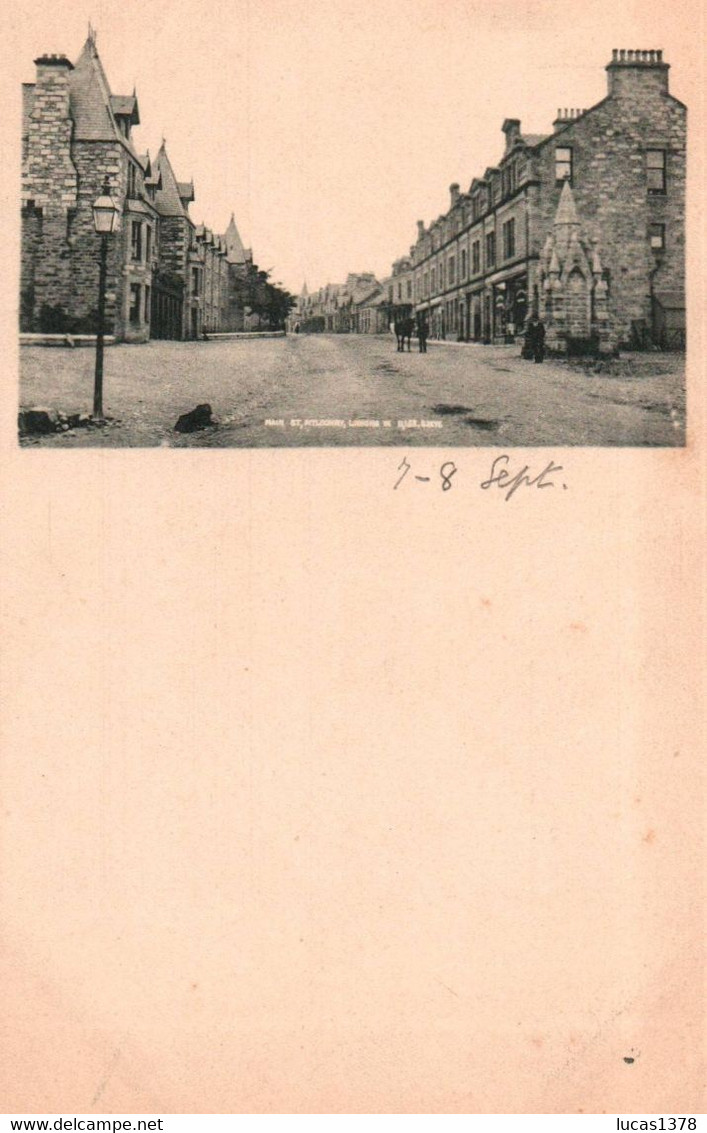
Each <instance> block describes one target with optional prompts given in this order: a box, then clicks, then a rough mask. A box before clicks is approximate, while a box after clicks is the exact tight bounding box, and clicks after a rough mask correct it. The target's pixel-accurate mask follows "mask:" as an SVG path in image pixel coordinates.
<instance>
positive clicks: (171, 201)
mask: <svg viewBox="0 0 707 1133" xmlns="http://www.w3.org/2000/svg"><path fill="white" fill-rule="evenodd" d="M155 169H156V170H157V172H158V173H159V176H160V178H161V184H160V187H159V188H158V190H157V192H156V194H155V208H156V209H157V211H158V212H159V213H160V214H161V216H184V217H188V216H189V214H188V212H187V210H186V207H185V205H184V203H183V201H182V198H181V195H180V192H179V182H178V181H177V178H176V177H175V176H174V170H173V169H172V163H171V162H170V160H169V158H168V156H167V149H166V146H165V143H164V142H162V145H161V146H160V152H159V153H158V154H157V158H156V159H155ZM192 199H193V198H192Z"/></svg>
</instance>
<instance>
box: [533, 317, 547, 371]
mask: <svg viewBox="0 0 707 1133" xmlns="http://www.w3.org/2000/svg"><path fill="white" fill-rule="evenodd" d="M544 359H545V324H544V323H543V321H542V319H538V320H537V321H536V323H535V337H534V344H533V360H534V361H535V362H542V361H544Z"/></svg>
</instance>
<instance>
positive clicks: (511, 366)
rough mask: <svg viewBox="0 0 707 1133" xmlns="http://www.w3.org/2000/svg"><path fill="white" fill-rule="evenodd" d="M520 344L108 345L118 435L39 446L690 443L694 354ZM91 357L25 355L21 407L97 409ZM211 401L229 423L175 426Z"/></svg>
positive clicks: (56, 439)
mask: <svg viewBox="0 0 707 1133" xmlns="http://www.w3.org/2000/svg"><path fill="white" fill-rule="evenodd" d="M519 353H520V351H519V348H518V347H517V346H481V345H476V344H457V343H430V344H429V351H428V353H427V354H422V355H421V354H419V353H417V350H416V345H415V343H413V352H412V353H410V354H408V353H405V354H398V353H397V352H396V349H395V340H394V338H393V337H392V336H390V337H383V336H381V337H369V336H366V335H339V336H336V335H331V336H327V335H311V336H310V335H289V336H288V337H287V338H267V339H257V340H252V341H249V340H243V339H240V340H231V341H221V342H217V341H212V342H183V343H182V342H158V341H152V342H150V343H147V344H146V345H144V346H127V345H124V346H114V347H111V348H109V349H108V350H107V351H106V367H105V412H106V414H107V415H109V416H111V417H113V418H114V419H115V421H114V423H112V424H111V425H109V426H108V427H106V428H104V429H80V428H77V429H73V430H71V431H69V432H66V433H63V434H59V435H55V436H54V435H53V436H50V437H45V438H41V440H40V439H34V438H33V439H31V440H25V441H23V443H25V444H41V445H43V446H45V445H47V446H60V447H78V446H82V445H102V446H108V447H116V446H159V445H168V446H175V447H185V446H200V447H203V446H209V447H215V446H217V447H222V446H223V447H233V446H238V447H254V446H259V447H261V446H271V445H278V446H283V445H298V446H302V445H327V446H330V445H435V446H438V445H457V446H465V445H495V446H498V445H502V446H504V447H505V446H514V445H526V446H527V445H553V446H558V445H560V446H561V445H604V446H608V445H679V444H683V443H684V394H683V372H682V371H683V359H682V357H680V356H679V355H643V356H631V357H630V358H628V359H626V358H622V359H620V360H619V362H618V363H606V364H604V368H603V369H602V370H601V371H600V372H594V371H593V370H592V369H591V368H581V367H579V366H570V365H568V364H566V363H559V362H550V361H548V362H545V363H543V364H542V365H535V364H533V363H532V362H526V361H523V360H522V359H521V358H520V357H519ZM93 364H94V355H93V351H92V350H91V349H75V350H71V349H67V348H50V349H47V348H40V347H23V348H22V349H21V352H20V370H21V373H20V404H22V405H25V406H29V405H45V406H51V407H53V408H56V409H59V410H62V411H64V412H67V413H72V412H76V411H79V410H90V407H91V397H92V383H93ZM203 402H208V403H209V404H210V405H211V407H212V409H213V412H214V415H215V417H216V418H217V419H218V421H219V425H218V426H217V427H214V428H209V429H206V430H203V431H201V432H198V433H193V434H189V435H181V434H178V433H175V432H174V431H173V427H174V424H175V422H176V419H177V417H178V416H179V415H180V414H181V413H184V412H186V411H188V410H190V409H192V408H193V407H194V406H195V405H197V404H198V403H203Z"/></svg>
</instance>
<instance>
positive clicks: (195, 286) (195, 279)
mask: <svg viewBox="0 0 707 1133" xmlns="http://www.w3.org/2000/svg"><path fill="white" fill-rule="evenodd" d="M199 274H200V273H199V269H198V268H192V269H191V290H192V295H200V294H201V288H200V286H199V285H200V282H201V281H200V279H199Z"/></svg>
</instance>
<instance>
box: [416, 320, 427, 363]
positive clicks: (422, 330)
mask: <svg viewBox="0 0 707 1133" xmlns="http://www.w3.org/2000/svg"><path fill="white" fill-rule="evenodd" d="M428 333H429V328H428V326H427V319H426V318H424V316H423V317H422V318H421V319H420V321H419V322H418V324H417V341H418V344H419V347H420V354H426V353H427V336H428Z"/></svg>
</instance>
